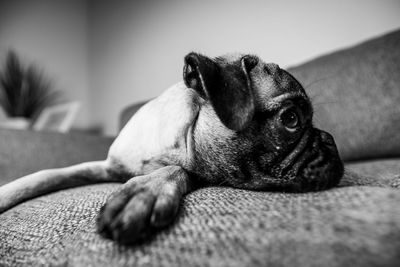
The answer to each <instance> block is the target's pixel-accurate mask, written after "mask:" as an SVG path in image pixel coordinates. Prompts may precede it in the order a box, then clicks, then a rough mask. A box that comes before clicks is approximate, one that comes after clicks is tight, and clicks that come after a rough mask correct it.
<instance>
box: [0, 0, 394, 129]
mask: <svg viewBox="0 0 400 267" xmlns="http://www.w3.org/2000/svg"><path fill="white" fill-rule="evenodd" d="M399 27H400V1H399V0H335V1H321V0H315V1H310V0H307V1H296V0H293V1H267V0H264V1H257V0H253V1H240V0H214V1H211V0H210V1H207V0H204V1H193V0H185V1H174V0H169V1H166V0H160V1H149V0H147V1H145V0H143V1H142V0H139V1H133V0H114V1H106V0H97V1H95V0H8V1H7V0H6V1H5V0H0V67H4V65H5V63H4V62H6V61H7V58H8V56H9V52H10V51H11V50H12V51H14V53H15V54H16V55H18V58H19V60H20V62H21V64H28V65H29V64H34V65H35V66H36V67H37V68H38V69H39V70H40V72H41V73H42V74H43V75H45V77H47V78H48V80H49V81H51V86H52V87H53V88H54V90H57V91H59V92H60V94H61V99H62V101H66V102H74V103H79V110H78V111H76V110H75V109H74V110H75V111H76V116H75V118H74V119H73V120H72V122H71V123H72V129H74V130H76V131H78V130H79V131H88V132H95V133H98V134H103V135H115V134H117V132H118V122H119V115H120V113H121V111H122V110H123V109H124V108H125V107H127V106H128V105H130V104H132V103H135V102H140V101H143V100H146V99H149V98H152V97H155V96H157V95H159V94H160V93H161V92H162V91H163V90H165V89H166V88H168V87H169V86H170V85H172V84H174V83H176V82H177V81H179V80H180V79H181V75H182V67H183V57H184V56H185V54H186V53H188V52H190V51H197V52H201V53H204V54H206V55H209V56H218V55H221V54H225V53H227V52H249V53H254V54H257V55H259V56H260V57H261V58H263V59H264V60H265V61H267V62H275V63H278V64H279V65H280V66H281V67H289V66H294V65H297V64H300V63H302V62H304V61H306V60H309V59H312V58H314V57H316V56H319V55H322V54H325V53H329V52H331V51H334V50H337V49H340V48H345V47H348V46H351V45H354V44H357V43H358V42H361V41H364V40H366V39H368V38H371V37H375V36H378V35H381V34H384V33H386V32H389V31H392V30H394V29H398V28H399ZM5 113H7V112H5ZM6 115H7V114H6Z"/></svg>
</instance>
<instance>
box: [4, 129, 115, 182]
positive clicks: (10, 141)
mask: <svg viewBox="0 0 400 267" xmlns="http://www.w3.org/2000/svg"><path fill="white" fill-rule="evenodd" d="M112 141H113V138H110V137H100V136H91V135H84V134H61V133H54V132H35V131H22V130H9V129H0V185H2V184H5V183H7V182H10V181H12V180H14V179H16V178H18V177H21V176H24V175H26V174H29V173H32V172H35V171H38V170H41V169H48V168H57V167H65V166H68V165H72V164H77V163H80V162H85V161H92V160H101V159H105V158H106V156H107V151H108V148H109V146H110V145H111V143H112Z"/></svg>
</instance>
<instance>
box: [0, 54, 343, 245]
mask: <svg viewBox="0 0 400 267" xmlns="http://www.w3.org/2000/svg"><path fill="white" fill-rule="evenodd" d="M312 117H313V109H312V105H311V102H310V99H309V98H308V97H307V95H306V92H305V90H304V88H303V87H302V85H301V84H300V83H299V82H298V81H297V80H296V79H295V78H294V77H293V76H292V75H291V74H289V73H288V72H287V71H285V70H283V69H281V68H279V66H278V65H276V64H271V63H268V64H267V63H264V62H263V61H262V60H261V59H260V58H258V57H257V56H255V55H241V54H230V55H225V56H221V57H216V58H209V57H206V56H204V55H201V54H199V53H194V52H192V53H189V54H188V55H186V57H185V58H184V69H183V82H180V83H177V84H175V85H173V86H172V87H170V88H169V89H167V90H166V91H165V92H164V93H163V94H161V95H160V96H159V97H157V98H155V99H153V100H152V101H150V102H148V103H147V104H146V105H144V106H143V107H142V108H141V109H140V110H139V111H138V112H137V113H136V114H135V115H134V116H133V117H132V118H131V119H130V121H129V122H128V123H127V125H126V126H125V127H124V128H123V129H122V131H121V132H120V133H119V135H118V137H117V138H116V139H115V141H114V142H113V144H112V145H111V147H110V149H109V152H108V156H107V159H105V160H104V161H96V162H86V163H82V164H79V165H75V166H71V167H66V168H59V169H51V170H43V171H39V172H37V173H34V174H30V175H27V176H25V177H22V178H19V179H17V180H15V181H13V182H11V183H9V184H6V185H4V186H2V187H0V212H4V211H6V210H8V209H10V208H11V207H13V206H15V205H17V204H18V203H21V202H22V201H25V200H28V199H31V198H34V197H36V196H39V195H43V194H46V193H49V192H54V191H56V190H62V189H66V188H71V187H77V186H81V185H87V184H93V183H103V182H120V183H124V184H123V185H122V186H121V188H120V190H118V191H117V192H115V193H113V195H112V196H111V197H110V198H109V199H108V201H107V202H106V203H105V205H104V206H103V207H102V208H101V210H100V213H99V215H98V219H97V227H98V231H99V233H101V234H102V235H103V236H105V237H108V238H111V239H113V240H115V241H118V242H120V243H123V244H132V243H135V242H138V241H141V240H146V239H147V238H148V237H149V235H150V234H152V233H154V232H155V231H156V230H158V229H160V228H163V227H165V226H167V225H169V224H171V222H172V221H173V220H174V218H175V217H176V215H177V212H178V208H179V204H180V201H181V199H182V197H183V196H184V195H185V194H187V193H189V192H191V191H192V190H194V189H196V188H198V187H202V186H207V185H222V184H223V185H224V186H231V187H235V188H242V189H249V190H282V191H288V192H307V191H315V190H323V189H328V188H331V187H334V186H335V185H337V184H338V183H339V181H340V179H341V177H342V175H343V163H342V161H341V160H340V157H339V154H338V151H337V148H336V145H335V142H334V139H333V138H332V136H331V135H330V134H329V133H327V132H324V131H322V130H319V129H317V128H315V127H314V126H313V122H312Z"/></svg>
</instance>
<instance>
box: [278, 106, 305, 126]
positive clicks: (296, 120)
mask: <svg viewBox="0 0 400 267" xmlns="http://www.w3.org/2000/svg"><path fill="white" fill-rule="evenodd" d="M280 120H281V122H282V125H283V126H285V128H286V129H287V130H289V131H294V130H296V128H297V127H299V125H300V123H301V119H300V115H299V113H298V112H297V110H296V109H295V108H294V107H293V108H289V109H287V110H285V111H284V112H282V114H281V116H280Z"/></svg>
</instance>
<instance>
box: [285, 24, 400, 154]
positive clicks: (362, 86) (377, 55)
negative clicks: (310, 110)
mask: <svg viewBox="0 0 400 267" xmlns="http://www.w3.org/2000/svg"><path fill="white" fill-rule="evenodd" d="M289 72H290V73H292V74H293V75H294V76H295V77H296V78H297V79H298V80H299V81H300V82H301V83H302V84H303V86H304V87H306V91H307V93H308V95H309V96H310V98H311V99H312V100H313V104H314V109H315V117H314V119H315V120H314V121H315V123H316V125H317V126H319V127H320V128H321V129H324V130H326V131H328V132H330V133H332V135H333V136H334V137H335V140H336V143H337V144H338V149H339V153H340V155H341V156H342V158H343V159H344V160H352V159H358V160H359V159H362V158H376V157H387V156H400V135H399V134H398V133H399V132H400V105H399V102H400V75H399V73H400V30H399V31H396V32H392V33H390V34H387V35H385V36H382V37H379V38H376V39H374V40H371V41H368V42H365V43H362V44H360V45H358V46H355V47H352V48H349V49H345V50H342V51H338V52H335V53H332V54H330V55H326V56H323V57H319V58H317V59H315V60H312V61H310V62H307V63H305V64H302V65H300V66H298V67H295V68H291V69H289Z"/></svg>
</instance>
